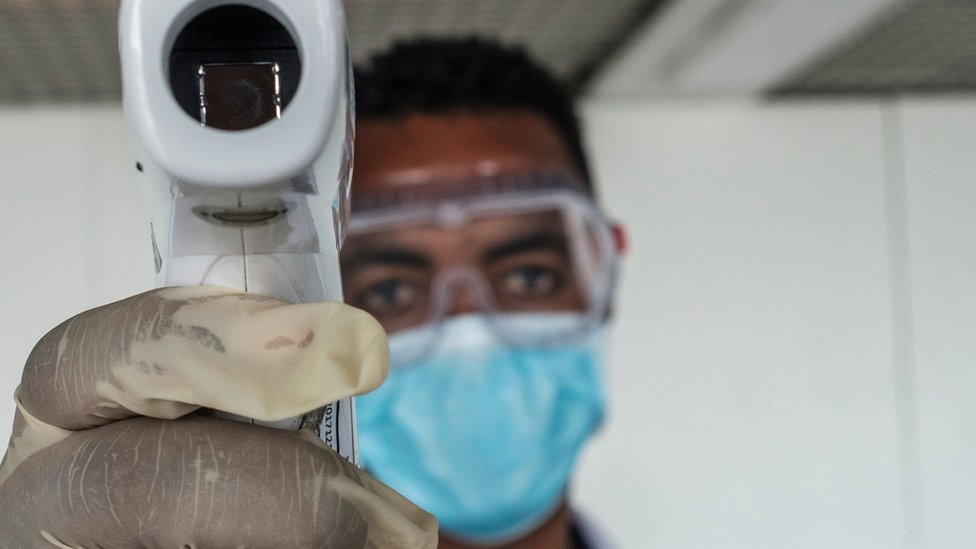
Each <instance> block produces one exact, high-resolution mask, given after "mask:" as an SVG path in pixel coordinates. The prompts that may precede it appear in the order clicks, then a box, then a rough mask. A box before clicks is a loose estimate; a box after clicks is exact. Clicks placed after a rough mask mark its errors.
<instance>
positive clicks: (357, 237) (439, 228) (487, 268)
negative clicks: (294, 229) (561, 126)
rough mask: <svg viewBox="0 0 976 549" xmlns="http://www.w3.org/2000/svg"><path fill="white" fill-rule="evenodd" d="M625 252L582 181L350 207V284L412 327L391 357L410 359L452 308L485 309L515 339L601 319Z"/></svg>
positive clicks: (398, 326) (399, 325)
mask: <svg viewBox="0 0 976 549" xmlns="http://www.w3.org/2000/svg"><path fill="white" fill-rule="evenodd" d="M617 256H618V253H617V241H616V238H615V234H614V230H613V228H612V225H611V223H610V222H609V221H608V220H607V219H606V218H605V217H604V215H603V214H602V212H601V211H600V210H599V209H598V208H597V207H596V205H595V204H594V203H593V201H592V199H591V198H589V197H588V196H587V195H586V194H585V193H584V192H583V191H581V190H577V189H576V188H549V189H538V188H528V189H522V190H510V191H506V192H504V193H498V192H490V193H484V194H482V195H480V196H478V195H475V196H470V195H469V196H455V197H439V198H432V199H429V200H425V199H419V200H418V199H412V200H410V201H407V202H406V203H401V204H398V205H393V206H388V207H380V208H370V209H367V210H359V211H356V210H354V212H353V214H352V217H351V219H350V224H349V232H348V236H347V240H346V242H345V244H344V246H343V256H342V260H343V262H342V267H343V288H344V293H345V297H346V302H347V303H349V304H351V305H353V306H355V307H358V308H360V309H363V310H365V311H367V312H368V313H370V314H371V315H373V316H374V317H375V318H376V319H377V320H379V321H380V323H381V324H382V325H383V326H384V328H385V329H386V331H387V333H389V334H391V335H392V336H396V335H397V334H404V335H406V334H407V332H408V331H409V332H410V333H409V337H407V338H403V337H401V338H398V339H402V340H409V341H410V342H411V344H410V345H409V346H407V348H404V347H403V346H398V348H397V356H395V357H393V360H394V362H395V363H407V362H411V361H413V360H416V359H418V358H421V357H423V356H424V354H425V353H426V352H428V351H429V350H430V349H431V348H432V347H433V345H434V344H435V343H436V341H437V338H438V333H439V326H440V325H441V323H442V322H443V320H444V319H446V318H448V317H451V316H454V315H460V314H469V313H479V314H482V315H483V316H484V318H485V320H486V322H487V323H488V325H489V326H490V327H491V329H492V331H493V332H495V333H496V335H497V336H499V338H501V339H502V340H504V341H505V342H507V343H509V344H511V345H514V346H530V347H531V346H544V345H554V344H558V343H560V342H563V341H566V340H568V339H572V338H573V337H576V336H579V335H580V334H582V333H584V332H587V331H589V330H591V329H593V328H595V327H596V326H598V325H599V324H601V323H602V322H603V321H604V320H605V319H606V317H607V315H608V312H609V308H610V299H611V295H612V293H613V286H614V284H615V275H616V269H617ZM553 313H557V314H553ZM542 318H546V319H547V320H545V321H541V322H540V319H542ZM548 319H551V321H550V320H548Z"/></svg>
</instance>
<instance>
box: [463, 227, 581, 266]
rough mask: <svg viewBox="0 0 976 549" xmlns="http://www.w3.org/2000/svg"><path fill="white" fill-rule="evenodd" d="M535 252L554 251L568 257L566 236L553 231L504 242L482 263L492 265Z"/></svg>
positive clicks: (494, 248)
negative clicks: (495, 262)
mask: <svg viewBox="0 0 976 549" xmlns="http://www.w3.org/2000/svg"><path fill="white" fill-rule="evenodd" d="M534 250H553V251H556V252H559V253H561V254H562V255H564V256H565V255H568V252H569V247H568V246H567V243H566V235H564V234H562V233H558V232H553V231H548V230H546V231H538V232H535V233H531V234H527V235H524V236H520V237H517V238H514V239H512V240H509V241H508V242H503V243H501V244H499V245H497V246H494V247H493V248H491V249H489V250H488V251H487V252H485V254H484V256H483V257H482V261H484V262H485V263H491V262H493V261H498V260H499V259H504V258H506V257H509V256H512V255H517V254H520V253H524V252H530V251H534Z"/></svg>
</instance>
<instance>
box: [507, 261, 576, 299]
mask: <svg viewBox="0 0 976 549" xmlns="http://www.w3.org/2000/svg"><path fill="white" fill-rule="evenodd" d="M562 285H563V280H562V277H561V276H560V275H559V273H557V272H556V271H555V270H554V269H550V268H547V267H542V266H538V265H520V266H518V267H516V268H514V269H512V270H510V271H508V272H507V273H505V275H504V276H503V277H502V279H501V288H500V289H501V291H502V292H504V293H505V294H506V295H509V296H513V297H530V298H531V297H544V296H547V295H550V294H552V293H553V292H555V291H556V290H558V289H559V288H560V287H561V286H562Z"/></svg>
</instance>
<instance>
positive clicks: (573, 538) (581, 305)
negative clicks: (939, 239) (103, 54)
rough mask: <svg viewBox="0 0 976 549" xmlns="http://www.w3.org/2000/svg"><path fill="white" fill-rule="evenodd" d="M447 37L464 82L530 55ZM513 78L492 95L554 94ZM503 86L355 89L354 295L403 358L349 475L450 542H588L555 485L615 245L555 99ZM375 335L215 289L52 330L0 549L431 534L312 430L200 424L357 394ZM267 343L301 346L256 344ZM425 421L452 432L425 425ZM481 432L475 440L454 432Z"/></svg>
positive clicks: (306, 308)
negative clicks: (408, 103)
mask: <svg viewBox="0 0 976 549" xmlns="http://www.w3.org/2000/svg"><path fill="white" fill-rule="evenodd" d="M441 45H442V46H448V47H450V48H451V51H452V52H454V53H453V54H450V53H449V54H448V57H450V55H456V56H457V57H456V61H457V63H460V64H462V65H465V66H468V65H471V66H478V65H479V64H478V63H475V61H477V57H478V56H479V55H483V56H484V59H482V60H481V61H482V63H481V65H480V66H481V69H479V71H474V72H471V73H470V74H463V73H457V74H456V76H453V75H451V73H449V74H448V76H447V77H446V78H447V80H455V79H456V78H464V77H468V78H470V79H472V80H471V83H472V85H473V86H474V87H475V88H476V89H479V88H485V89H486V86H485V85H484V84H487V82H485V81H481V80H479V79H480V78H486V79H489V80H491V79H493V78H494V77H492V76H491V75H492V74H494V75H496V76H500V75H501V74H506V73H505V71H502V72H501V73H499V72H498V70H497V69H498V68H504V66H505V65H508V64H509V62H513V61H516V60H518V59H522V58H521V56H519V55H517V54H511V53H505V52H502V51H501V50H498V49H497V48H494V47H490V46H484V45H481V44H478V43H442V44H441ZM434 47H435V49H436V47H439V46H437V44H434ZM425 48H426V50H425ZM429 50H430V44H428V45H427V46H421V47H420V48H419V50H416V51H421V52H422V51H429ZM479 52H480V53H479ZM498 54H501V57H498ZM425 55H426V54H425ZM506 56H508V57H506ZM394 58H395V56H394ZM499 61H501V66H495V65H493V63H498V62H499ZM457 63H455V64H454V65H452V66H453V67H454V68H448V67H442V69H447V70H451V71H455V70H456V67H457ZM411 66H413V65H412V64H411ZM417 66H419V65H417ZM520 66H521V68H520V69H519V70H516V71H514V72H511V73H507V76H504V77H503V78H502V80H499V82H503V83H504V86H508V87H510V88H511V87H519V86H522V88H523V89H524V90H531V91H532V93H534V94H535V96H536V97H538V98H539V99H541V100H546V101H552V100H553V98H558V97H559V96H557V95H554V93H555V89H554V88H551V86H550V84H551V83H547V82H549V81H548V79H547V78H545V77H543V78H542V79H541V80H540V79H538V78H530V76H536V77H537V76H538V69H535V68H534V67H531V65H527V64H525V63H522V64H521V65H520ZM381 70H382V71H384V72H386V71H388V70H393V67H387V68H386V69H381V68H380V66H379V65H376V66H374V68H373V71H374V74H373V75H364V77H363V82H362V83H361V84H360V89H361V90H367V93H373V90H376V92H377V93H379V91H380V90H381V88H380V85H381V84H382V83H381V82H378V81H375V80H374V79H375V78H376V76H375V74H376V73H378V72H379V71H381ZM435 70H437V69H435ZM525 71H528V73H526V72H525ZM428 76H433V75H428ZM371 82H374V83H375V85H374V84H371ZM427 82H430V83H434V82H437V80H436V79H428V80H427ZM443 83H444V78H441V80H440V84H439V85H442V84H443ZM504 86H502V87H500V88H498V91H499V95H498V96H497V101H503V103H497V102H496V103H485V104H471V103H466V104H465V105H463V108H461V107H462V105H461V104H460V103H453V104H451V103H449V102H442V101H441V99H437V100H436V101H439V102H440V103H439V105H440V106H438V105H428V107H430V109H428V108H426V107H425V108H423V109H418V108H416V107H411V108H410V109H409V111H410V112H412V113H413V114H410V113H409V112H406V113H400V114H397V115H395V116H392V115H390V114H380V113H378V112H377V111H376V110H375V109H373V108H372V107H370V106H369V99H367V98H364V99H363V100H362V101H361V103H362V105H363V107H362V110H363V114H364V115H365V116H363V121H362V123H361V126H360V134H359V139H360V141H359V144H358V147H359V149H358V154H359V156H358V159H357V165H356V170H357V175H356V183H355V185H354V186H357V191H356V196H355V200H354V201H355V212H354V220H353V223H352V226H351V229H350V234H349V236H348V238H347V250H346V254H345V256H344V261H345V262H346V265H347V266H346V271H347V274H346V280H345V283H346V286H347V288H346V292H347V295H348V296H349V301H350V303H351V304H353V305H354V306H355V307H359V308H361V309H365V310H366V311H367V312H370V313H371V314H374V315H376V316H377V318H378V319H379V320H380V322H381V323H382V324H383V327H384V328H385V329H386V330H387V331H388V332H390V333H391V334H393V338H392V339H391V346H392V352H393V361H394V364H395V366H394V371H393V374H392V375H391V380H390V381H391V383H390V384H389V390H385V391H383V392H378V393H376V396H375V398H368V399H363V400H362V401H361V402H360V405H361V406H360V408H361V416H360V418H361V425H362V439H361V441H362V450H363V454H364V462H365V465H366V466H367V467H368V468H369V469H371V470H373V471H374V472H375V473H376V474H377V475H379V476H381V477H383V478H387V477H389V481H390V482H391V483H394V482H396V483H398V484H403V487H402V489H403V490H404V491H414V490H415V488H416V487H421V488H419V489H416V491H415V492H414V493H415V494H416V496H414V497H417V499H418V501H419V502H420V503H421V505H423V506H427V507H429V508H431V509H436V511H435V512H437V513H438V514H439V515H441V516H442V519H443V520H445V521H446V524H447V527H446V528H445V536H444V538H443V539H442V540H441V546H442V547H448V548H451V547H463V546H464V544H465V543H468V542H474V543H478V544H480V545H485V544H486V543H489V544H495V545H499V544H508V545H509V546H512V545H513V544H514V545H517V546H520V547H552V548H559V547H572V546H573V545H574V544H575V545H576V546H585V545H583V543H584V541H583V540H582V534H581V533H580V530H579V528H577V527H576V526H577V524H576V522H575V521H574V520H573V518H572V516H571V514H570V512H569V510H568V507H567V505H566V502H565V487H566V483H567V482H568V478H569V472H570V470H571V469H572V465H573V463H574V462H575V457H576V453H577V451H578V449H579V447H580V445H581V444H582V442H583V440H584V439H585V438H586V437H587V436H588V434H589V433H590V432H592V430H593V429H594V428H595V427H596V425H597V424H598V422H599V419H600V416H601V412H602V406H601V399H600V382H599V376H598V374H597V369H596V363H597V362H598V358H599V357H598V355H599V353H598V347H599V340H600V335H601V334H602V328H601V327H602V325H603V323H604V321H605V319H606V317H607V310H608V307H609V304H608V301H609V295H610V289H611V282H612V272H613V265H614V261H613V258H614V256H615V250H614V249H613V248H614V245H613V242H612V237H610V236H609V235H608V230H609V229H608V225H607V223H606V222H605V221H604V220H603V218H602V217H601V216H600V215H599V212H598V211H597V210H596V209H595V208H594V207H593V205H592V197H591V190H590V188H589V186H588V183H587V182H588V176H587V169H586V165H585V161H584V159H583V157H582V153H581V147H579V143H578V139H577V138H575V137H570V138H567V137H565V136H564V134H563V133H561V132H560V130H558V129H556V128H562V124H563V123H565V122H566V121H569V125H567V126H566V127H567V128H573V127H575V126H574V125H575V122H574V121H573V119H572V116H571V111H569V110H568V106H567V107H565V108H564V109H563V110H562V111H560V112H562V113H563V114H566V113H568V114H569V117H568V118H566V117H558V116H557V117H556V118H559V119H560V120H562V122H559V123H553V122H552V120H554V119H556V118H553V117H547V116H541V115H539V114H537V113H535V112H534V111H533V110H532V108H531V104H526V103H524V102H515V103H504V101H508V99H506V98H507V97H510V94H507V93H501V92H504V91H505V90H504V89H503V88H504ZM488 88H490V86H488ZM468 89H471V88H470V86H469V88H468ZM546 98H548V99H546ZM380 101H381V102H382V101H383V100H382V99H380ZM493 101H494V100H493ZM555 104H557V105H558V104H563V105H568V103H560V101H559V100H558V99H557V100H556V101H555ZM413 105H416V103H413ZM440 107H443V108H440ZM482 109H484V110H482ZM557 110H558V109H557ZM563 131H564V130H563ZM575 131H576V130H571V135H575V134H574V133H572V132H575ZM371 147H375V148H376V150H375V152H371V151H370V150H368V149H369V148H371ZM520 189H521V191H522V192H516V191H519V190H520ZM502 191H504V192H502ZM447 197H453V198H455V199H456V200H453V201H445V199H446V198H447ZM432 205H433V206H435V211H436V215H434V216H433V217H432V216H430V215H418V212H419V213H424V212H425V211H426V212H428V213H429V211H430V209H429V208H430V207H431V206H432ZM442 206H443V207H442ZM411 216H413V217H411ZM429 220H434V221H436V223H433V224H432V223H431V222H430V221H429ZM411 221H412V223H411ZM408 229H409V230H408ZM425 277H426V278H425ZM475 312H477V314H471V313H475ZM441 319H443V320H441ZM485 323H488V324H485ZM486 328H487V329H486ZM382 337H383V336H382V333H380V332H379V330H378V326H377V325H376V322H375V321H373V320H370V319H369V318H368V317H367V316H365V315H363V314H362V313H361V312H359V311H358V310H357V309H354V308H353V307H349V306H345V305H341V304H327V303H319V304H304V305H287V304H283V303H280V302H277V301H275V300H270V299H265V298H257V297H255V296H246V295H241V294H238V293H236V292H231V291H227V290H225V289H217V288H176V289H164V290H159V291H153V292H149V293H146V294H143V295H140V296H136V297H133V298H130V299H127V300H124V301H121V302H118V303H114V304H110V305H107V306H104V307H100V308H98V309H94V310H92V311H87V312H85V313H82V314H80V315H78V316H76V317H74V318H72V319H70V320H69V321H67V322H65V323H64V324H62V325H60V326H58V327H56V328H55V329H54V330H52V331H51V332H50V333H49V334H47V335H46V336H45V337H44V338H43V339H42V340H41V341H40V342H39V343H38V345H37V346H36V347H35V349H34V351H33V352H32V354H31V356H30V358H29V359H28V363H27V365H26V367H25V372H24V376H23V380H22V383H21V387H20V389H19V390H18V396H17V402H18V414H17V418H16V421H15V425H14V429H13V436H12V438H11V446H10V448H9V449H8V452H7V454H6V456H5V459H4V463H3V465H2V467H0V517H3V518H2V519H0V547H92V546H102V547H119V548H127V547H145V546H177V547H279V548H287V547H294V548H307V547H343V548H344V547H363V546H373V547H405V548H414V547H430V546H432V545H433V543H434V542H435V540H434V537H433V536H434V533H435V532H436V525H435V524H434V523H433V521H432V520H431V518H430V517H429V515H426V514H425V513H423V512H422V511H420V510H419V509H417V508H416V507H414V506H412V505H411V504H410V503H409V502H407V501H405V500H404V499H403V498H401V497H400V496H398V495H397V494H396V493H394V492H392V491H391V490H389V489H387V488H386V487H385V486H383V485H382V484H380V483H377V482H376V481H375V480H372V479H370V478H369V477H368V476H366V475H364V474H362V473H361V472H359V471H357V470H355V469H354V468H353V467H351V466H350V465H349V464H347V463H345V462H344V461H343V460H341V459H339V458H337V457H336V456H335V455H334V454H333V453H331V452H330V451H328V449H327V448H324V447H323V445H322V444H321V443H319V442H318V441H317V440H316V439H315V438H314V437H312V436H308V435H307V433H293V432H285V431H278V430H273V429H267V428H262V427H258V426H253V425H246V424H242V423H237V422H232V421H225V420H220V419H216V418H212V417H206V416H200V415H197V414H194V413H192V412H193V411H194V410H196V409H197V408H198V407H204V408H212V409H218V410H224V411H229V412H232V413H235V414H237V415H242V416H246V417H255V418H258V419H274V418H278V417H288V416H293V415H297V414H299V413H301V412H303V411H307V410H310V409H313V408H316V407H318V406H321V405H322V404H324V403H326V402H329V401H332V400H335V399H338V398H341V397H344V396H348V395H351V394H360V393H363V392H367V391H370V390H372V389H374V388H375V387H376V386H377V385H378V384H379V383H380V381H381V380H382V378H383V362H384V357H385V354H386V353H385V351H384V349H385V345H384V342H383V340H382ZM285 339H288V340H292V341H304V340H309V341H313V342H314V344H312V345H308V346H292V347H287V348H281V347H280V346H269V345H267V342H269V341H272V340H273V341H280V340H285ZM500 342H504V344H501V343H500ZM445 343H449V344H450V345H445ZM337 349H338V350H341V352H330V351H335V350H337ZM478 356H481V357H483V358H484V359H485V360H481V361H480V362H479V361H478V360H472V359H474V358H476V357H478ZM458 357H465V358H466V360H465V363H464V364H462V363H460V362H458V361H457V360H456V359H457V358H458ZM456 366H463V367H456ZM540 366H542V367H540ZM269 372H273V374H274V375H268V373H269ZM452 374H459V375H458V376H453V375H452ZM472 374H474V375H472ZM414 397H419V398H414ZM469 402H470V403H472V404H476V406H473V407H467V406H465V404H467V403H469ZM425 407H426V408H427V410H424V408H425ZM431 411H433V412H434V413H433V414H431V413H430V412H431ZM404 412H407V413H406V414H404ZM486 413H490V415H491V417H485V415H484V414H486ZM438 414H440V415H443V416H446V417H449V418H453V419H456V420H458V423H455V424H453V425H451V424H448V425H443V424H442V425H431V424H430V421H431V420H432V418H435V416H436V415H438ZM497 414H504V416H503V420H502V421H498V420H497V417H498V416H497ZM540 419H541V420H542V421H538V420H540ZM529 420H534V421H529ZM475 430H478V431H481V434H483V435H484V436H478V437H472V438H465V437H464V436H460V437H459V436H458V435H459V434H460V435H464V433H465V432H466V431H475ZM509 432H514V433H517V435H518V436H515V437H512V436H510V434H511V433H509ZM387 442H390V444H387ZM459 442H460V444H461V445H467V447H466V448H461V450H464V451H465V452H466V453H465V454H463V455H460V454H458V448H459V445H458V443H459ZM539 442H542V443H543V444H539ZM391 452H392V454H391ZM459 457H460V458H461V460H468V461H459V460H458V458H459ZM401 458H402V459H401ZM391 464H392V467H390V465H391ZM459 464H460V465H462V467H460V468H459V467H458V465H459ZM398 471H399V472H400V473H401V474H399V475H398ZM485 481H487V482H485ZM432 484H433V485H434V487H435V488H434V490H430V489H429V487H430V486H431V485H432ZM444 494H449V497H447V498H445V497H443V495H444ZM445 501H447V502H448V504H449V505H450V506H453V507H448V508H445V507H444V506H443V505H442V504H443V503H444V502H445ZM497 502H503V503H504V505H503V506H496V505H495V503H497ZM513 502H515V505H512V503H513ZM452 508H456V509H457V510H458V511H459V513H458V514H457V515H452V514H451V513H450V512H449V511H450V510H451V509H452Z"/></svg>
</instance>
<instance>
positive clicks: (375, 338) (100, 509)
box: [0, 287, 437, 549]
mask: <svg viewBox="0 0 976 549" xmlns="http://www.w3.org/2000/svg"><path fill="white" fill-rule="evenodd" d="M386 368H387V346H386V341H385V336H384V334H383V331H382V329H381V328H380V327H379V325H378V324H377V323H376V322H375V321H374V320H373V319H372V318H370V317H369V316H368V315H366V314H365V313H363V312H361V311H358V310H356V309H353V308H351V307H348V306H346V305H342V304H339V303H312V304H302V305H288V304H284V303H282V302H280V301H276V300H272V299H268V298H263V297H257V296H253V295H244V294H239V293H235V292H233V291H232V290H226V289H221V288H213V287H192V288H170V289H164V290H157V291H154V292H149V293H146V294H142V295H139V296H136V297H133V298H130V299H127V300H124V301H120V302H118V303H113V304H111V305H106V306H104V307H100V308H98V309H93V310H91V311H87V312H85V313H82V314H80V315H78V316H76V317H74V318H72V319H70V320H68V321H66V322H65V323H63V324H61V325H60V326H58V327H57V328H55V329H54V330H52V331H51V332H50V333H48V334H47V335H46V336H44V337H43V338H42V339H41V341H40V342H39V343H38V344H37V346H36V347H35V348H34V350H33V352H32V353H31V355H30V357H29V358H28V362H27V365H26V367H25V370H24V376H23V379H22V381H21V386H20V388H19V390H18V395H17V416H16V418H15V421H14V429H13V435H12V437H11V443H10V447H9V448H8V450H7V454H6V456H5V458H4V462H3V465H2V466H0V547H3V548H21V547H24V548H33V547H44V548H49V547H71V548H82V547H86V548H92V547H101V548H105V549H109V548H113V549H114V548H130V547H131V548H135V547H167V548H169V547H182V548H184V549H187V548H194V549H200V548H206V549H211V548H220V547H235V548H236V547H257V548H268V547H275V548H292V547H294V548H313V547H342V548H355V547H409V548H417V547H435V546H436V530H437V526H436V521H435V520H434V519H433V517H431V516H430V515H429V514H427V513H425V512H423V511H422V510H420V509H419V508H417V507H416V506H414V505H412V504H411V503H410V502H408V501H407V500H405V499H404V498H402V497H401V496H400V495H399V494H397V493H396V492H394V491H393V490H391V489H389V488H388V487H386V486H385V485H383V484H381V483H380V482H378V481H376V480H375V479H372V478H370V477H369V476H368V475H366V474H365V473H364V472H362V471H360V470H358V469H356V468H355V467H353V466H352V465H351V464H349V463H348V462H346V461H345V460H344V459H342V458H341V457H339V456H338V455H336V454H335V453H334V452H332V451H331V450H330V449H329V448H328V447H327V446H325V444H323V443H322V442H320V441H319V440H318V438H317V437H315V436H314V435H313V434H312V433H310V432H308V431H281V430H275V429H270V428H265V427H260V426H255V425H250V424H245V423H239V422H234V421H229V420H221V419H216V418H212V417H204V416H201V415H199V414H191V412H193V411H195V410H196V409H198V408H199V407H206V408H213V409H218V410H223V411H227V412H231V413H234V414H238V415H242V416H247V417H253V418H256V419H261V420H277V419H282V418H286V417H291V416H296V415H300V414H302V413H305V412H307V411H309V410H312V409H314V408H318V407H320V406H323V405H325V404H327V403H329V402H333V401H335V400H338V399H340V398H344V397H347V396H351V395H355V394H361V393H363V392H367V391H369V390H372V389H374V388H375V387H376V386H378V385H379V384H380V383H381V382H382V380H383V379H384V377H385V375H386ZM187 414H189V415H187ZM141 416H148V417H141ZM175 418H180V419H175Z"/></svg>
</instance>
